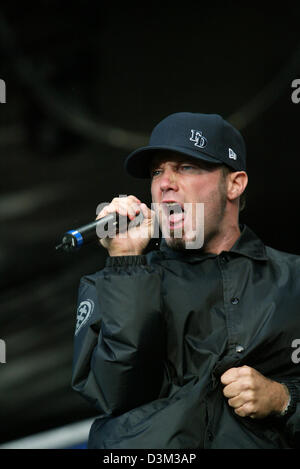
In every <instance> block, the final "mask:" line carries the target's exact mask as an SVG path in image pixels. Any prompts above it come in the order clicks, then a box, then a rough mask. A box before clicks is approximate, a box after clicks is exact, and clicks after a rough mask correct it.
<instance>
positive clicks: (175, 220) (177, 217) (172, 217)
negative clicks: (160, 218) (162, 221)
mask: <svg viewBox="0 0 300 469" xmlns="http://www.w3.org/2000/svg"><path fill="white" fill-rule="evenodd" d="M182 220H183V213H182V212H181V213H172V214H171V215H170V216H169V222H170V223H178V222H179V221H182Z"/></svg>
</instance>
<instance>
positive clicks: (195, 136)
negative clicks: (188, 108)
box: [190, 129, 207, 148]
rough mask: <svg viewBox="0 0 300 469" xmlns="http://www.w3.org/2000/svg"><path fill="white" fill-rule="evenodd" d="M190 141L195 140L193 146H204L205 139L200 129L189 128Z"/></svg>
mask: <svg viewBox="0 0 300 469" xmlns="http://www.w3.org/2000/svg"><path fill="white" fill-rule="evenodd" d="M190 141H191V142H195V143H194V145H195V147H198V148H204V147H205V146H206V144H207V139H206V138H205V137H203V135H202V132H201V130H194V129H191V137H190Z"/></svg>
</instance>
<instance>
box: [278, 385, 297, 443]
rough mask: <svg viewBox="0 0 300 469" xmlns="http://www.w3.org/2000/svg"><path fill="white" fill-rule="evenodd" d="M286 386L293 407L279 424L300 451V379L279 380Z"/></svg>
mask: <svg viewBox="0 0 300 469" xmlns="http://www.w3.org/2000/svg"><path fill="white" fill-rule="evenodd" d="M278 381H280V382H281V383H283V384H285V385H286V386H287V388H288V390H289V393H290V396H291V406H290V408H289V411H288V413H287V415H286V416H283V417H279V422H280V424H281V426H282V427H283V428H284V430H285V432H286V433H287V436H288V438H289V440H290V442H291V445H292V446H293V447H294V448H299V449H300V378H299V379H297V378H287V377H285V378H283V379H281V380H278Z"/></svg>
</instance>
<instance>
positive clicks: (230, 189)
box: [227, 171, 248, 202]
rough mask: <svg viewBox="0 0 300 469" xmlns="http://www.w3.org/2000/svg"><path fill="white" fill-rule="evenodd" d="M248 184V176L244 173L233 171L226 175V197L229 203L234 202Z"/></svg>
mask: <svg viewBox="0 0 300 469" xmlns="http://www.w3.org/2000/svg"><path fill="white" fill-rule="evenodd" d="M247 184H248V176H247V173H246V172H245V171H234V172H232V173H229V175H228V186H227V197H228V199H229V200H230V201H232V202H233V201H234V200H236V199H238V197H240V195H241V194H242V193H243V192H244V190H245V189H246V186H247Z"/></svg>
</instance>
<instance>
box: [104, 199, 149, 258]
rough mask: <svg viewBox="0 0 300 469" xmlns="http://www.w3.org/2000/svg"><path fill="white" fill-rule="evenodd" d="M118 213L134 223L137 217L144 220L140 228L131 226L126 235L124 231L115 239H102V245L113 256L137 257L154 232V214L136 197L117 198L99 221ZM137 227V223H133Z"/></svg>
mask: <svg viewBox="0 0 300 469" xmlns="http://www.w3.org/2000/svg"><path fill="white" fill-rule="evenodd" d="M114 213H117V214H118V215H119V216H120V217H127V218H128V219H129V220H130V222H134V219H135V217H137V216H138V217H139V218H142V219H143V220H142V222H141V223H140V224H139V226H132V227H131V226H130V224H131V223H129V229H128V231H126V232H125V233H124V232H122V230H121V231H120V232H119V233H118V234H116V236H113V237H105V238H100V243H101V245H102V246H103V247H104V248H105V249H107V250H108V253H109V255H110V256H111V257H113V256H135V255H139V254H142V252H143V250H144V249H145V248H146V247H147V245H148V243H149V241H150V239H151V237H152V235H153V232H154V218H155V215H154V212H153V211H151V210H150V209H149V208H148V207H147V205H146V204H144V203H142V202H141V201H140V200H139V199H138V198H137V197H135V196H134V195H130V196H128V197H115V198H114V199H113V200H112V201H111V203H110V204H109V205H106V206H105V207H104V208H103V209H102V210H101V212H100V213H99V214H98V216H97V219H96V220H98V219H101V218H103V217H104V216H107V215H110V214H114ZM133 225H135V223H133Z"/></svg>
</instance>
